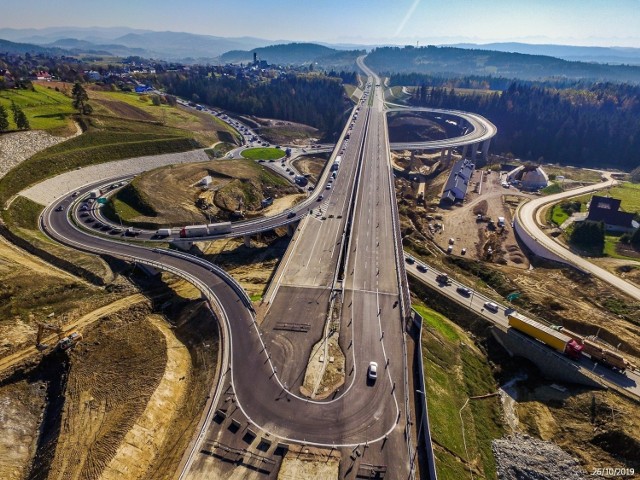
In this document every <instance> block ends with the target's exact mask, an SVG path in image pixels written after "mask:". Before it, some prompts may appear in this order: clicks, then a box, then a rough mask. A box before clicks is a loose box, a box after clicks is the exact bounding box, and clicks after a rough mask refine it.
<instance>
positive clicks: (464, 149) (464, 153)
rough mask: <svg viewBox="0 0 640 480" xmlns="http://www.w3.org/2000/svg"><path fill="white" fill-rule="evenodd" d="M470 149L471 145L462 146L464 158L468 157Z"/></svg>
mask: <svg viewBox="0 0 640 480" xmlns="http://www.w3.org/2000/svg"><path fill="white" fill-rule="evenodd" d="M468 149H469V145H465V146H464V147H462V159H463V160H464V159H465V158H467V151H468Z"/></svg>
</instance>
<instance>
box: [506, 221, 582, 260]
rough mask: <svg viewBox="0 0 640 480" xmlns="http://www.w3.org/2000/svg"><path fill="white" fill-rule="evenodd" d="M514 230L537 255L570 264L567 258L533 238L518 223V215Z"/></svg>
mask: <svg viewBox="0 0 640 480" xmlns="http://www.w3.org/2000/svg"><path fill="white" fill-rule="evenodd" d="M514 231H515V233H516V235H517V236H518V239H519V240H520V241H521V242H522V243H524V244H525V245H526V246H527V248H528V249H529V250H531V252H532V253H534V254H535V255H537V256H539V257H541V258H546V259H547V260H553V261H555V262H560V263H564V264H567V265H570V263H568V262H567V261H566V260H564V259H563V258H562V257H560V256H558V255H556V254H555V253H551V252H550V251H549V250H547V249H546V248H545V247H544V246H542V245H540V244H539V243H538V242H537V241H536V239H535V238H532V237H531V236H530V235H529V233H528V232H527V231H526V230H525V229H524V228H523V227H522V226H521V225H520V224H519V223H518V216H517V215H516V216H515V218H514Z"/></svg>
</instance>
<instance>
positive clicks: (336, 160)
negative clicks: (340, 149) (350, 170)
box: [331, 155, 342, 170]
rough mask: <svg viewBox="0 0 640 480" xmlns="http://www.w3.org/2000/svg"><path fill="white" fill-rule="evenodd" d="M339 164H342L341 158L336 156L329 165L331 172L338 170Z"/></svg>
mask: <svg viewBox="0 0 640 480" xmlns="http://www.w3.org/2000/svg"><path fill="white" fill-rule="evenodd" d="M340 162H342V156H341V155H338V156H337V157H336V159H335V160H334V161H333V165H331V170H338V169H339V168H340Z"/></svg>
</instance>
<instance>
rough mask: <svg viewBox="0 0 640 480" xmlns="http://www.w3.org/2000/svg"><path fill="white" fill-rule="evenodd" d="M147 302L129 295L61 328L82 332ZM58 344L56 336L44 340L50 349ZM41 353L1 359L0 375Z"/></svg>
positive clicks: (32, 350)
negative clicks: (100, 321)
mask: <svg viewBox="0 0 640 480" xmlns="http://www.w3.org/2000/svg"><path fill="white" fill-rule="evenodd" d="M145 301H147V298H146V297H145V296H144V295H142V294H139V293H137V294H134V295H129V296H127V297H124V298H122V299H120V300H116V301H115V302H112V303H110V304H108V305H105V306H103V307H100V308H97V309H96V310H93V311H91V312H89V313H87V314H86V315H84V316H82V317H80V318H79V319H78V320H75V321H73V322H70V323H67V324H65V325H61V327H62V329H63V331H64V332H72V331H81V330H82V329H83V328H85V327H86V326H88V325H90V324H92V323H93V322H95V321H96V320H98V319H99V318H100V317H103V316H105V315H109V314H110V313H113V312H117V311H119V310H122V309H124V308H128V307H130V306H132V305H136V304H138V303H141V302H145ZM57 342H58V335H56V334H53V335H48V336H46V337H44V339H43V340H42V343H44V344H45V345H49V346H50V348H53V347H55V345H57ZM39 353H42V352H40V351H39V350H38V349H37V348H36V347H35V345H34V346H31V347H27V348H24V349H22V350H20V351H18V352H15V353H13V354H11V355H7V356H6V357H3V358H0V375H1V374H2V373H4V372H5V371H6V370H8V369H10V368H12V367H15V366H17V365H20V364H22V363H23V362H24V361H25V360H27V359H29V358H31V357H32V356H35V355H37V354H39Z"/></svg>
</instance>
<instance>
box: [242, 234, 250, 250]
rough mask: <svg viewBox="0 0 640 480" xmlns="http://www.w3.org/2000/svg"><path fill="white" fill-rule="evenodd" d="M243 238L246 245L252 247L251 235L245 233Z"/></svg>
mask: <svg viewBox="0 0 640 480" xmlns="http://www.w3.org/2000/svg"><path fill="white" fill-rule="evenodd" d="M243 239H244V246H245V247H247V248H251V235H245V236H244V237H243Z"/></svg>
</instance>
